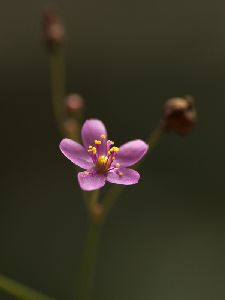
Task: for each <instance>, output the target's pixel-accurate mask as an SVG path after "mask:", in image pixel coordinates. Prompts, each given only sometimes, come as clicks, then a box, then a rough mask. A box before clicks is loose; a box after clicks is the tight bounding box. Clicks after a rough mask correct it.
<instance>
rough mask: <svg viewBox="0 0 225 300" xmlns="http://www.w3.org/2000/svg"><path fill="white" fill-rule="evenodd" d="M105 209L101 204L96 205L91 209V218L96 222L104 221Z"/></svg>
mask: <svg viewBox="0 0 225 300" xmlns="http://www.w3.org/2000/svg"><path fill="white" fill-rule="evenodd" d="M103 212H104V208H103V205H102V204H101V203H96V204H95V205H94V206H93V207H91V209H90V213H91V217H92V219H93V220H94V221H95V222H99V221H101V220H102V217H103Z"/></svg>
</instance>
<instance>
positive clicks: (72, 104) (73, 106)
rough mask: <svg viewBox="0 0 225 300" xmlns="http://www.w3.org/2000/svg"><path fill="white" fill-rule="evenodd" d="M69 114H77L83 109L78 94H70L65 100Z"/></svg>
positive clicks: (81, 100) (82, 102) (82, 100)
mask: <svg viewBox="0 0 225 300" xmlns="http://www.w3.org/2000/svg"><path fill="white" fill-rule="evenodd" d="M65 102H66V108H67V110H68V112H69V113H79V112H81V111H82V110H83V108H84V99H83V98H82V97H81V96H80V95H79V94H71V95H69V96H68V97H66V99H65Z"/></svg>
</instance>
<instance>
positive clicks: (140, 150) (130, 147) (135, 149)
mask: <svg viewBox="0 0 225 300" xmlns="http://www.w3.org/2000/svg"><path fill="white" fill-rule="evenodd" d="M147 151H148V145H147V144H146V143H145V142H144V141H142V140H133V141H130V142H128V143H126V144H124V145H122V146H121V147H120V150H119V152H118V153H117V156H116V160H115V162H114V165H115V164H116V163H120V164H121V166H123V167H129V166H132V165H134V164H136V163H137V162H138V161H139V160H141V159H142V157H143V156H144V155H145V154H146V153H147Z"/></svg>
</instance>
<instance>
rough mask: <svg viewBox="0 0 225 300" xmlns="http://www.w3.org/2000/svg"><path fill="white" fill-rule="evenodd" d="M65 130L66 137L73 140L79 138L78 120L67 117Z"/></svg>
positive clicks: (64, 125) (64, 124)
mask: <svg viewBox="0 0 225 300" xmlns="http://www.w3.org/2000/svg"><path fill="white" fill-rule="evenodd" d="M63 131H64V132H65V135H66V137H68V138H71V139H73V140H78V139H79V132H80V126H79V123H78V122H77V121H76V120H74V119H72V118H67V119H66V120H65V121H64V123H63Z"/></svg>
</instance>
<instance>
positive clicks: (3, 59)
mask: <svg viewBox="0 0 225 300" xmlns="http://www.w3.org/2000/svg"><path fill="white" fill-rule="evenodd" d="M54 3H55V4H56V5H57V7H58V10H59V12H60V13H61V15H62V17H63V19H64V25H65V26H66V31H67V39H66V48H67V49H66V59H67V91H68V92H78V93H81V94H82V95H83V97H84V98H85V99H86V104H87V112H86V116H87V117H96V118H99V119H101V120H103V121H104V123H105V124H106V126H107V128H108V130H109V134H110V138H111V139H113V140H115V141H116V144H117V145H120V144H122V143H124V142H126V141H128V140H130V139H134V138H142V139H145V138H146V137H147V136H148V135H149V133H150V131H151V130H152V129H153V128H154V127H155V126H156V125H157V124H158V121H159V118H160V114H161V109H162V106H163V104H164V102H165V100H166V99H168V98H170V97H173V96H183V95H185V94H187V93H189V94H192V95H193V96H194V97H195V98H196V106H197V110H198V116H199V122H198V126H197V128H196V129H195V130H194V132H193V133H192V134H191V135H189V136H187V137H185V138H184V137H179V136H177V135H175V134H173V133H171V134H166V135H165V136H163V138H162V140H161V142H160V144H159V146H157V147H156V148H155V149H154V150H153V151H152V153H151V155H149V156H148V158H147V159H146V161H145V164H144V167H143V169H142V171H141V173H142V178H141V182H140V184H138V185H137V186H132V187H128V188H126V189H125V190H124V191H123V193H122V195H121V197H120V200H119V201H118V203H117V205H116V206H115V207H114V208H113V210H112V211H111V213H110V216H109V219H108V221H107V223H106V225H105V228H104V236H103V239H102V244H101V247H100V253H99V259H98V265H97V271H96V276H95V290H94V297H93V299H94V300H106V299H107V300H120V299H121V300H123V299H129V300H137V299H141V300H149V299H154V300H170V299H171V300H181V299H182V300H190V299H192V300H200V299H204V300H212V299H213V300H214V299H216V300H223V299H225V284H224V281H225V218H224V210H225V205H224V198H225V189H224V179H225V168H224V166H225V159H224V153H225V142H224V133H223V130H222V129H223V128H224V110H225V85H224V80H225V68H224V54H225V38H224V35H225V16H224V14H225V3H224V1H219V0H216V1H214V2H213V3H212V2H211V1H194V0H190V1H178V0H172V1H165V0H164V1H155V0H150V1H146V0H141V1H134V0H132V1H126V0H124V1H119V0H114V1H102V0H97V1H88V0H87V1H81V0H78V1H71V0H61V1H55V2H54ZM46 4H47V3H46V1H42V0H39V1H28V0H21V1H7V2H6V1H5V2H4V3H2V5H1V12H0V27H1V33H0V34H1V51H0V53H1V55H0V66H1V68H0V86H1V120H0V122H1V145H2V146H1V152H2V153H1V158H2V162H1V186H2V188H1V201H0V237H1V244H0V266H1V268H0V273H2V274H4V275H7V276H9V277H11V278H13V279H16V280H18V281H20V282H22V283H25V284H27V285H30V286H31V287H33V288H36V289H39V290H41V291H43V292H45V293H46V294H48V295H50V296H54V297H57V299H61V300H71V299H73V297H74V293H75V283H76V277H77V273H78V269H79V264H80V257H81V252H82V246H83V241H84V238H85V229H86V223H87V222H86V221H87V220H86V214H85V210H84V206H83V202H82V198H81V193H80V190H79V188H78V185H77V182H76V171H75V169H74V167H73V165H72V164H71V163H70V162H69V161H68V160H66V159H65V157H63V156H62V155H61V153H60V152H59V148H58V144H59V142H60V139H61V138H62V137H61V136H60V134H59V132H58V129H57V128H56V123H55V119H54V115H53V112H52V107H51V92H50V86H49V84H50V79H49V59H48V56H47V53H46V49H45V48H44V47H43V41H42V35H41V18H42V13H43V9H44V8H45V6H46ZM0 299H3V300H8V299H9V300H10V299H13V298H12V297H10V296H8V295H6V294H5V293H3V292H2V291H0Z"/></svg>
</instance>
